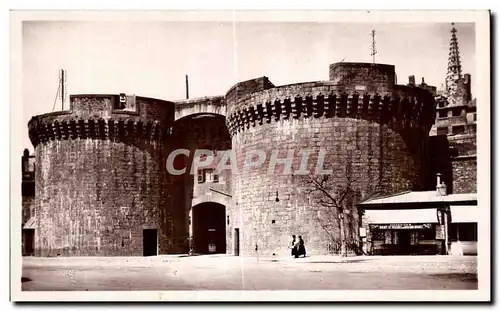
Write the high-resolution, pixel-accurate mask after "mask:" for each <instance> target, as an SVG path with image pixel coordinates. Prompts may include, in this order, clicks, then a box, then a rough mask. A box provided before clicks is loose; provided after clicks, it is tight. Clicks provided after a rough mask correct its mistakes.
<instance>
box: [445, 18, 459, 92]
mask: <svg viewBox="0 0 500 311" xmlns="http://www.w3.org/2000/svg"><path fill="white" fill-rule="evenodd" d="M451 26H452V29H451V40H450V52H449V54H448V70H447V72H446V91H447V93H448V94H449V95H454V94H455V92H456V89H457V84H458V80H460V79H461V78H462V66H461V64H460V54H459V51H458V40H457V35H456V33H457V29H456V28H455V24H454V23H451Z"/></svg>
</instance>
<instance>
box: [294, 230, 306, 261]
mask: <svg viewBox="0 0 500 311" xmlns="http://www.w3.org/2000/svg"><path fill="white" fill-rule="evenodd" d="M302 255H304V257H306V247H305V245H304V240H303V239H302V236H301V235H299V241H298V243H297V252H296V254H295V257H296V258H298V257H299V256H302Z"/></svg>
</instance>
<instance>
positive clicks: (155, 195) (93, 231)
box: [29, 95, 174, 256]
mask: <svg viewBox="0 0 500 311" xmlns="http://www.w3.org/2000/svg"><path fill="white" fill-rule="evenodd" d="M118 100H119V99H118V97H117V96H112V95H109V96H107V95H96V96H86V95H84V96H73V97H72V98H71V109H72V110H71V111H67V112H59V113H53V114H47V115H41V116H37V117H34V118H33V119H32V120H31V121H30V123H29V133H30V137H31V140H32V142H33V144H34V145H35V155H36V163H37V165H36V172H35V182H36V186H35V217H36V220H35V255H36V256H88V255H92V256H131V255H139V256H140V255H143V251H144V245H143V241H144V240H143V238H144V237H143V230H144V229H155V230H157V235H158V238H157V241H156V243H155V244H157V245H156V247H157V248H158V250H159V251H162V250H166V249H168V247H169V245H171V243H170V242H169V240H170V239H172V237H171V236H167V234H166V232H168V229H169V228H168V226H169V222H168V219H167V218H168V208H167V206H166V199H167V197H168V192H169V191H168V189H165V182H164V181H165V176H164V170H163V167H164V159H165V156H164V153H165V150H166V149H167V148H168V147H167V146H168V143H167V142H168V133H169V130H168V128H169V126H170V125H171V123H172V122H173V118H174V109H173V108H174V107H173V104H172V103H169V102H160V101H157V100H148V99H145V98H139V99H138V100H137V102H135V103H134V104H135V108H136V109H135V111H119V110H116V109H115V108H116V105H115V104H116V102H117V101H118ZM158 250H157V251H156V252H158Z"/></svg>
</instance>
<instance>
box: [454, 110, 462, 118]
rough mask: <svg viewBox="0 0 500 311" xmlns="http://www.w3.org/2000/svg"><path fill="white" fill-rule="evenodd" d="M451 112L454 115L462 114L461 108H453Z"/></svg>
mask: <svg viewBox="0 0 500 311" xmlns="http://www.w3.org/2000/svg"><path fill="white" fill-rule="evenodd" d="M452 114H453V116H454V117H460V116H461V115H462V110H461V109H453V111H452Z"/></svg>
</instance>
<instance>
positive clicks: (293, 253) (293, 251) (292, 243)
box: [290, 234, 297, 257]
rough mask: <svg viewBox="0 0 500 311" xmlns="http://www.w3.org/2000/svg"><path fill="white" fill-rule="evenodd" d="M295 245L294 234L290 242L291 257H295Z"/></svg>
mask: <svg viewBox="0 0 500 311" xmlns="http://www.w3.org/2000/svg"><path fill="white" fill-rule="evenodd" d="M296 243H297V239H296V238H295V234H294V235H292V242H291V244H290V249H291V250H292V257H295V256H296V253H297V248H296V247H295V246H296V245H295V244H296Z"/></svg>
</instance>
